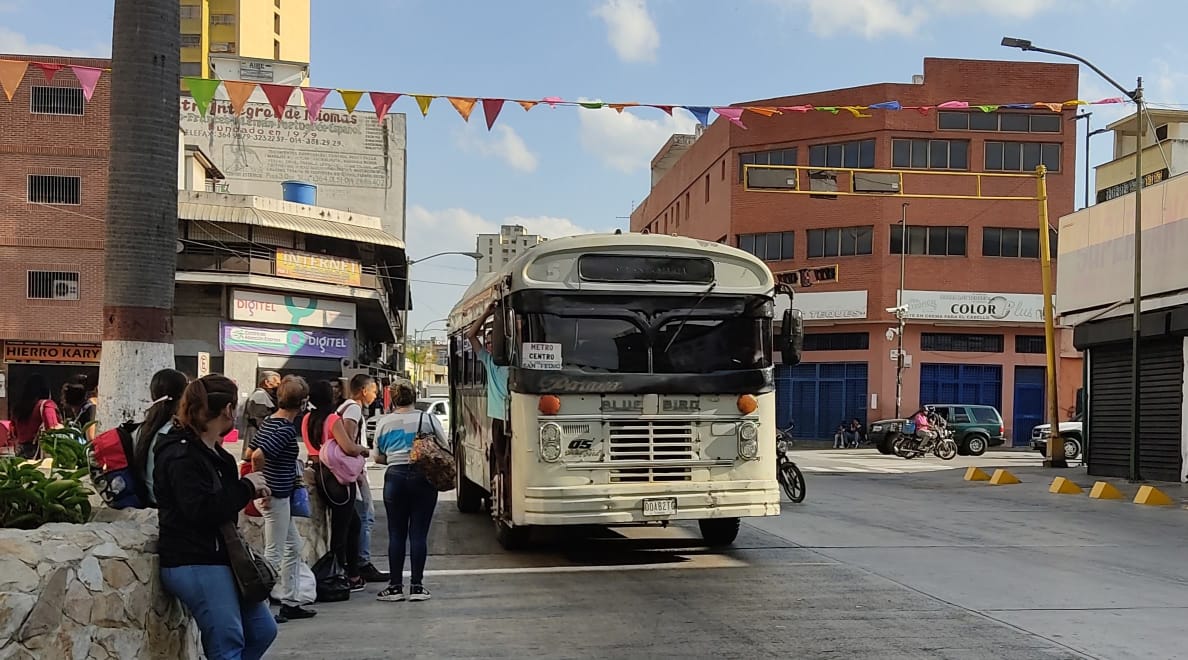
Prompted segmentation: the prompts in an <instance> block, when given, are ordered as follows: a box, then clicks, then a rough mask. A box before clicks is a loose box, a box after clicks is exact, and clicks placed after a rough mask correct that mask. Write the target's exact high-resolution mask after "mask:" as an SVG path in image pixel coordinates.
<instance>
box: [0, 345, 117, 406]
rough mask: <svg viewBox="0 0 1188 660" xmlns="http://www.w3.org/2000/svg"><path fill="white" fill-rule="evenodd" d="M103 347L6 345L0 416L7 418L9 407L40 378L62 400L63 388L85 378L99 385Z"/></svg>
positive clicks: (0, 384)
mask: <svg viewBox="0 0 1188 660" xmlns="http://www.w3.org/2000/svg"><path fill="white" fill-rule="evenodd" d="M99 351H100V346H99V344H69V343H60V342H33V341H5V342H4V363H3V370H0V377H2V379H3V380H0V416H3V417H5V418H7V416H8V403H9V401H12V400H13V399H15V398H16V397H17V396H18V395H19V394H20V393H21V392H22V391H23V388H24V386H25V382H26V381H27V380H28V379H29V378H30V377H31V376H32V375H33V374H38V375H40V376H41V377H43V378H45V380H46V382H47V383H48V384H49V389H50V395H51V396H53V397H54V399H57V398H58V394H59V392H61V390H62V384H63V383H65V382H66V381H67V380H68V379H70V378H72V377H74V376H77V375H85V376H87V377H88V378H90V379H92V382H95V383H98V382H99Z"/></svg>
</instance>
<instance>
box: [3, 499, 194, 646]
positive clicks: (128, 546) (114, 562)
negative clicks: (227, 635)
mask: <svg viewBox="0 0 1188 660" xmlns="http://www.w3.org/2000/svg"><path fill="white" fill-rule="evenodd" d="M97 518H99V519H106V520H109V521H110V522H92V523H88V524H86V525H72V524H66V523H55V524H50V525H44V526H42V527H39V528H38V529H35V530H32V531H25V530H15V529H0V660H8V659H10V658H11V659H14V660H18V659H19V660H26V659H29V660H32V659H34V658H55V659H56V658H63V659H67V660H87V659H92V658H93V659H95V660H106V659H108V658H113V659H117V658H118V659H120V660H123V659H124V658H149V659H155V658H161V659H166V658H168V659H179V660H192V659H193V660H196V659H198V658H201V657H202V654H201V651H200V649H201V643H200V640H199V634H198V629H197V626H195V625H194V623H193V620H192V619H191V618H190V617H189V615H188V614H187V613H186V611H185V609H184V608H183V607H182V606H181V604H180V603H178V601H177V600H176V599H175V598H172V597H170V596H169V595H168V594H166V593H165V592H164V591H163V589H162V587H161V581H160V579H159V578H158V565H157V555H156V545H157V512H156V511H154V510H135V511H111V510H105V509H100V510H99V513H98V514H97ZM113 519H114V520H113Z"/></svg>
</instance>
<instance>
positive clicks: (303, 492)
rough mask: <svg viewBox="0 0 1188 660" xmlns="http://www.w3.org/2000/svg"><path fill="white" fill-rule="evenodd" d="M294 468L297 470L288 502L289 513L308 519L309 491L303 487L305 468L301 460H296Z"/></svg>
mask: <svg viewBox="0 0 1188 660" xmlns="http://www.w3.org/2000/svg"><path fill="white" fill-rule="evenodd" d="M294 467H295V468H296V470H297V475H296V476H297V479H296V481H294V482H293V496H292V498H291V499H290V500H289V513H290V514H291V515H293V516H296V517H298V518H309V517H310V515H311V513H310V510H309V490H308V489H306V487H305V466H304V465H302V464H301V459H297V461H296V465H295V466H294Z"/></svg>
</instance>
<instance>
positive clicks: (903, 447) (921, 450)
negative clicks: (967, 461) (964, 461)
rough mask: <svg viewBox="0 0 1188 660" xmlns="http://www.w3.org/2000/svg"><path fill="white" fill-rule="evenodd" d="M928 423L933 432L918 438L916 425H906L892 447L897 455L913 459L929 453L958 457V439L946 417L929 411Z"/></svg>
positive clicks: (948, 457)
mask: <svg viewBox="0 0 1188 660" xmlns="http://www.w3.org/2000/svg"><path fill="white" fill-rule="evenodd" d="M927 415H928V424H929V426H930V427H931V429H932V431H933V433H932V435H931V436H930V437H927V438H918V437H916V433H915V425H914V424H911V425H910V426H909V425H905V428H904V429H903V432H902V433H901V434H900V436H899V437H898V438H896V439H895V442H894V444H893V445H892V449H893V450H894V452H895V455H896V456H899V457H900V458H906V459H908V460H911V459H913V458H919V457H921V456H927V455H928V454H935V455H936V457H937V458H939V459H941V460H944V461H951V460H953V459H954V458H956V457H957V441H956V440H954V439H953V431H952V430H951V429H950V428H949V425H948V422H946V421H945V418H944V417H942V416H940V415H938V414H937V413H935V412H933V411H928V413H927Z"/></svg>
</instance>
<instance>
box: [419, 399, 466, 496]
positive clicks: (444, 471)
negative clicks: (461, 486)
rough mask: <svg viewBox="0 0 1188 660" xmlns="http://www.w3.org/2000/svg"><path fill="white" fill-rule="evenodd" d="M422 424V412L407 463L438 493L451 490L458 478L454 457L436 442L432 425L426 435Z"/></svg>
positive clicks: (423, 415)
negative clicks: (423, 476) (419, 472)
mask: <svg viewBox="0 0 1188 660" xmlns="http://www.w3.org/2000/svg"><path fill="white" fill-rule="evenodd" d="M424 422H425V413H424V411H422V412H421V419H420V421H419V422H417V436H416V438H415V439H413V446H412V450H411V451H409V454H408V461H409V463H412V464H413V465H414V466H416V468H417V469H418V470H420V471H421V474H423V475H425V479H426V480H428V481H429V483H430V484H432V485H433V487H434V488H436V489H437V490H438V491H440V492H445V491H447V490H451V489H452V488H454V486H455V482H456V480H457V478H458V466H457V464H456V463H455V462H454V455H453V454H451V453H450V451H449V450H448V449H446V448H445V447H442V446H441V443H440V442H438V441H437V434H436V433H435V432H434V431H433V426H432V425H430V426H429V432H428V433H425V432H424V431H422V429H423V428H424Z"/></svg>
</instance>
